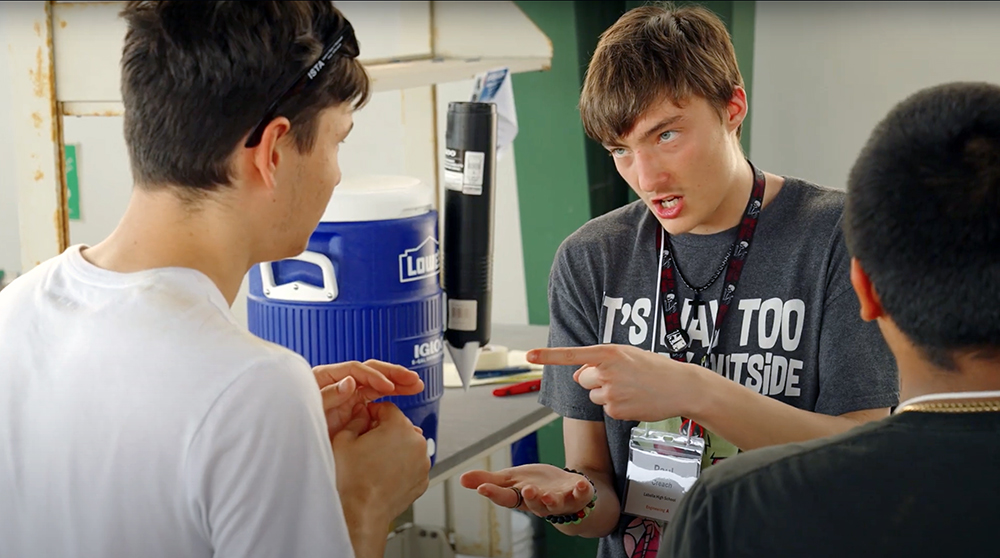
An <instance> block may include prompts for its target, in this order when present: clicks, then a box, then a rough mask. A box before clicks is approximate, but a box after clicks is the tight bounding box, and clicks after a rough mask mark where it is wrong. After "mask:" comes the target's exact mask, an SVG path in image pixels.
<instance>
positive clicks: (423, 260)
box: [399, 236, 441, 283]
mask: <svg viewBox="0 0 1000 558" xmlns="http://www.w3.org/2000/svg"><path fill="white" fill-rule="evenodd" d="M440 269H441V258H440V255H439V253H438V241H437V240H435V239H434V238H431V237H429V236H428V237H427V239H426V240H424V241H423V242H421V243H420V245H419V246H417V247H416V248H410V249H409V250H404V251H403V253H402V254H400V255H399V282H400V283H409V282H410V281H417V280H420V279H423V278H425V277H433V276H435V275H437V274H438V271H440Z"/></svg>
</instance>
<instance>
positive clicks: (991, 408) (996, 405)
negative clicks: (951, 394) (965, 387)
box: [896, 400, 1000, 413]
mask: <svg viewBox="0 0 1000 558" xmlns="http://www.w3.org/2000/svg"><path fill="white" fill-rule="evenodd" d="M906 411H916V412H920V413H996V412H1000V401H996V400H993V401H931V402H926V403H911V404H909V405H904V406H902V407H900V408H899V409H896V412H897V413H905V412H906Z"/></svg>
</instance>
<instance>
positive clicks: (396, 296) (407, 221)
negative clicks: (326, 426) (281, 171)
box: [247, 176, 444, 462]
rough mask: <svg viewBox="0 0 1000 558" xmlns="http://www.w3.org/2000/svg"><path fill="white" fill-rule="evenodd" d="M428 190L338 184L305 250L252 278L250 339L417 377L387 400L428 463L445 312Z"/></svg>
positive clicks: (399, 181)
mask: <svg viewBox="0 0 1000 558" xmlns="http://www.w3.org/2000/svg"><path fill="white" fill-rule="evenodd" d="M433 199H434V191H433V190H432V189H431V188H430V187H429V186H428V185H425V184H423V183H421V182H420V181H419V180H417V179H414V178H409V177H400V176H367V177H358V178H355V179H345V180H344V181H343V182H342V183H341V184H340V185H339V186H337V188H336V189H335V190H334V193H333V196H332V198H331V200H330V204H329V206H328V207H327V209H326V212H325V213H324V215H323V218H322V220H321V221H320V223H319V226H317V228H316V230H315V231H314V232H313V234H312V236H311V237H310V238H309V245H308V247H307V248H306V251H305V252H303V253H302V254H300V255H299V256H296V257H295V258H291V259H287V260H282V261H279V262H272V263H268V264H261V265H259V266H257V267H255V268H254V269H252V270H251V271H250V293H249V297H248V300H247V318H248V325H249V328H250V331H251V332H253V333H254V334H255V335H257V336H258V337H261V338H263V339H267V340H268V341H272V342H274V343H277V344H279V345H283V346H285V347H288V348H289V349H291V350H293V351H295V352H297V353H299V354H301V355H302V356H303V357H305V359H306V360H307V361H309V363H310V364H311V365H312V366H318V365H321V364H330V363H336V362H344V361H350V360H357V361H362V362H363V361H365V360H368V359H378V360H382V361H385V362H391V363H394V364H399V365H401V366H404V367H406V368H409V369H410V370H413V371H414V372H417V373H418V374H420V377H421V378H422V379H423V381H424V385H425V389H424V391H423V393H421V394H419V395H413V396H393V397H387V398H385V400H387V401H392V402H393V403H395V404H396V405H397V406H399V408H400V409H401V410H402V411H403V413H404V414H406V416H407V417H409V419H410V420H411V421H412V422H413V424H414V425H416V426H419V427H420V428H422V429H423V431H424V436H425V437H426V438H427V451H428V453H429V454H430V455H431V460H432V462H433V460H434V457H435V454H436V449H437V426H438V409H439V404H440V399H441V396H442V395H443V393H444V369H443V364H444V352H443V333H444V321H443V304H444V295H443V292H442V290H441V285H440V281H439V278H438V271H439V269H440V262H441V259H440V254H439V250H438V216H437V212H436V211H434V210H433V209H432V208H433Z"/></svg>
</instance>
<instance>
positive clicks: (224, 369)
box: [0, 246, 353, 558]
mask: <svg viewBox="0 0 1000 558" xmlns="http://www.w3.org/2000/svg"><path fill="white" fill-rule="evenodd" d="M80 250H81V247H79V246H76V247H73V248H70V249H69V250H67V251H66V252H65V253H63V254H62V255H60V256H58V257H56V258H53V259H52V260H49V261H47V262H45V263H43V264H42V265H40V266H38V267H37V268H35V269H34V270H32V271H31V272H29V273H27V274H25V275H24V276H22V277H20V278H19V279H17V280H16V281H14V282H13V283H12V284H11V285H10V286H8V287H7V288H5V289H4V290H3V291H0V557H2V558H28V557H30V558H46V557H59V558H67V557H101V558H105V557H118V556H122V557H125V556H136V557H138V556H142V557H143V558H159V557H163V558H168V557H169V558H177V557H182V556H183V557H185V558H197V557H209V556H215V557H239V558H248V557H257V556H260V557H264V556H266V557H269V558H272V557H278V556H281V557H284V556H288V557H293V556H294V557H303V556H305V557H312V556H324V557H349V556H353V551H352V549H351V544H350V539H349V537H348V533H347V527H346V524H345V522H344V513H343V510H342V508H341V503H340V498H339V497H338V495H337V489H336V480H335V473H334V462H333V453H332V451H331V448H330V441H329V438H328V437H327V428H326V420H325V417H324V413H323V408H322V402H321V398H320V393H319V390H318V389H317V386H316V382H315V380H314V379H313V376H312V373H311V370H310V367H309V365H308V364H307V363H306V361H305V360H304V359H302V358H301V357H300V356H298V355H296V354H295V353H293V352H291V351H288V350H286V349H284V348H282V347H279V346H277V345H274V344H271V343H268V342H265V341H263V340H260V339H258V338H256V337H254V336H253V335H251V334H250V333H249V332H247V331H245V330H243V329H242V328H240V327H239V326H238V325H237V324H236V322H235V320H234V319H233V317H232V314H231V313H230V310H229V307H228V305H227V304H226V301H225V299H224V298H223V296H222V293H220V292H219V290H218V289H217V288H216V286H215V284H214V283H212V282H211V281H210V280H209V279H208V278H207V277H206V276H205V275H203V274H201V273H200V272H197V271H194V270H191V269H182V268H166V269H156V270H149V271H143V272H139V273H129V274H121V273H115V272H110V271H107V270H103V269H100V268H98V267H96V266H94V265H92V264H90V263H89V262H87V261H86V260H85V259H84V258H83V257H82V256H81V254H80Z"/></svg>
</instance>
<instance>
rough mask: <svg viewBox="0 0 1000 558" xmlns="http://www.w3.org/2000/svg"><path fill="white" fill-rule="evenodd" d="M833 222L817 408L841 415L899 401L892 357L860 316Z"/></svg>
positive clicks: (843, 247)
mask: <svg viewBox="0 0 1000 558" xmlns="http://www.w3.org/2000/svg"><path fill="white" fill-rule="evenodd" d="M850 267H851V259H850V255H849V254H848V252H847V247H846V245H845V243H844V238H843V235H842V234H841V232H840V224H839V223H838V226H837V232H836V235H835V239H834V246H833V251H832V260H831V262H830V275H829V278H828V284H827V291H826V292H827V298H826V302H825V305H824V310H823V323H822V327H821V330H820V339H819V396H818V398H817V401H816V412H818V413H823V414H827V415H842V414H844V413H849V412H853V411H861V410H866V409H878V408H883V407H892V406H894V405H897V404H898V403H899V375H898V372H897V369H896V361H895V359H894V358H893V356H892V353H891V352H889V347H888V346H887V345H886V343H885V339H883V337H882V333H881V332H880V331H879V329H878V326H877V325H876V323H875V322H865V321H863V320H862V319H861V315H860V313H861V306H860V303H859V302H858V297H857V295H856V294H855V293H854V289H853V287H852V286H851V280H850Z"/></svg>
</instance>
